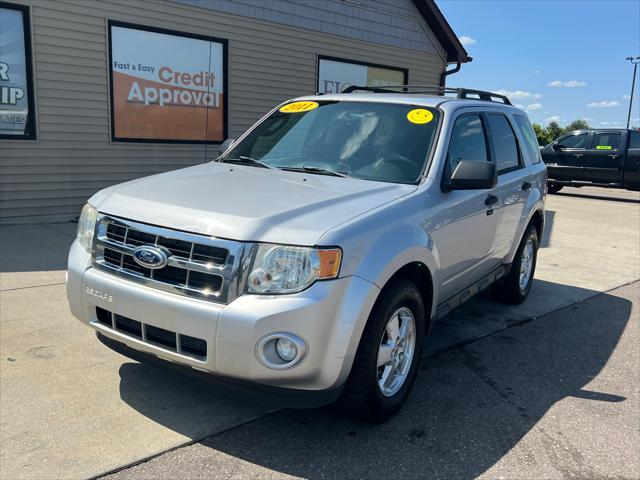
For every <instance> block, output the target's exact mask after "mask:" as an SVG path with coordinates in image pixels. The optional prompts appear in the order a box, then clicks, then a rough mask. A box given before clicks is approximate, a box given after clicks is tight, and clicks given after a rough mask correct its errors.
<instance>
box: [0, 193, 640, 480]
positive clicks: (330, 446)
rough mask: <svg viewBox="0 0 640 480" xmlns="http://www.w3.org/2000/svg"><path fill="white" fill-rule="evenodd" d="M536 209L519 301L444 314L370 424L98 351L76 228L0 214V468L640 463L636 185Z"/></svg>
mask: <svg viewBox="0 0 640 480" xmlns="http://www.w3.org/2000/svg"><path fill="white" fill-rule="evenodd" d="M546 222H547V232H546V235H545V237H544V238H543V240H542V242H541V250H540V256H539V260H538V270H537V273H536V279H537V280H536V284H535V285H534V287H533V291H532V294H531V296H530V298H529V299H528V300H527V302H525V303H524V304H523V305H520V306H518V307H505V306H503V305H498V304H494V303H492V302H491V301H490V300H489V299H488V298H487V297H486V296H484V295H481V296H479V297H478V298H476V299H474V300H472V301H471V302H469V303H468V304H466V305H465V306H464V307H463V308H461V309H460V310H458V311H456V312H454V313H452V314H451V315H449V316H448V317H446V318H445V319H443V320H442V321H441V322H440V323H439V324H438V325H437V327H436V329H435V331H434V332H433V335H432V336H431V337H429V338H428V339H427V341H428V349H427V355H426V356H425V359H424V360H423V364H422V371H421V373H420V375H419V377H418V380H417V384H416V388H415V389H414V392H413V394H412V396H411V398H410V400H409V402H408V404H407V405H406V407H405V408H404V409H403V411H402V412H401V413H400V414H399V415H398V416H396V417H394V418H393V419H392V420H391V421H389V422H387V423H385V424H384V425H378V426H371V425H365V424H361V423H358V422H354V421H351V420H348V419H345V418H343V417H340V416H338V415H337V414H336V413H335V412H333V411H332V410H331V409H330V408H325V409H319V410H306V411H305V410H303V411H295V410H281V411H274V409H273V408H272V407H271V406H264V405H259V404H252V403H251V402H249V401H248V400H243V399H238V398H236V397H231V398H230V397H228V396H226V394H225V393H223V392H221V391H219V390H217V389H216V388H214V387H211V386H208V385H203V384H200V383H195V382H194V381H193V380H191V379H188V378H184V377H180V376H178V375H177V374H174V373H171V372H168V371H166V370H164V369H161V368H157V367H152V366H146V365H141V364H138V363H135V362H133V361H131V360H128V359H126V358H124V357H122V356H120V355H118V354H116V353H114V352H111V351H109V350H107V349H106V348H105V347H103V346H102V345H101V344H100V343H99V342H98V341H97V340H96V339H95V336H94V335H93V333H92V332H91V330H90V329H88V328H86V327H84V326H82V325H81V324H79V323H78V322H77V321H76V320H74V319H73V318H72V317H71V315H70V314H69V312H68V309H67V306H66V298H65V293H64V268H65V256H66V249H67V248H68V245H69V244H70V242H71V241H72V239H73V235H74V229H75V226H74V225H68V224H67V225H63V224H58V225H46V226H15V227H2V228H1V229H0V259H1V261H0V288H1V290H2V292H1V294H0V367H1V368H0V383H1V385H0V387H1V392H2V395H1V396H0V446H1V448H0V478H2V479H18V478H20V479H21V478H34V479H41V478H87V477H94V476H100V475H103V474H106V473H109V472H112V474H111V475H110V476H109V478H291V477H303V478H343V477H349V478H379V477H382V476H385V477H388V478H400V477H402V478H475V477H484V478H531V479H534V478H535V479H538V478H638V472H640V392H639V385H640V381H639V380H640V378H639V368H638V366H639V365H640V338H639V335H640V334H639V331H638V322H639V320H640V314H639V308H638V306H639V305H640V283H638V280H640V194H638V193H632V192H624V191H607V190H603V189H589V188H583V189H565V190H563V191H562V192H561V193H560V194H558V195H554V196H550V197H549V198H548V201H547V214H546ZM43 238H45V239H46V241H45V242H43V241H42V239H43ZM151 457H153V458H152V459H151V460H149V461H145V460H147V459H149V458H151ZM139 462H142V463H139ZM136 463H137V465H134V464H136Z"/></svg>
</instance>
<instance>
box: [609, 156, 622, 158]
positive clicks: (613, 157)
mask: <svg viewBox="0 0 640 480" xmlns="http://www.w3.org/2000/svg"><path fill="white" fill-rule="evenodd" d="M619 156H620V155H609V158H618V157H619Z"/></svg>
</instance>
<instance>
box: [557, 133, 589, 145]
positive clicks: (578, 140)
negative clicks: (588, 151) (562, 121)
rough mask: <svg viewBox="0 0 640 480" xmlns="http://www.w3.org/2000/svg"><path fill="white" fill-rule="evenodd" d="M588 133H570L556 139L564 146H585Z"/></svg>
mask: <svg viewBox="0 0 640 480" xmlns="http://www.w3.org/2000/svg"><path fill="white" fill-rule="evenodd" d="M588 140H589V135H588V134H586V133H579V134H578V135H570V136H568V137H566V138H563V139H562V140H559V141H558V145H562V146H563V147H564V148H587V141H588Z"/></svg>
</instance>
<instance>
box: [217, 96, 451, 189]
mask: <svg viewBox="0 0 640 480" xmlns="http://www.w3.org/2000/svg"><path fill="white" fill-rule="evenodd" d="M438 115H439V113H438V111H437V110H435V109H432V108H426V107H418V106H416V105H399V104H391V103H373V102H335V101H326V102H322V101H318V102H312V101H306V102H293V103H289V104H287V105H285V106H283V107H281V108H280V109H279V110H277V111H276V112H274V113H273V114H272V115H270V116H269V117H267V118H266V119H265V120H264V121H263V122H261V123H260V124H259V125H258V126H257V127H256V128H255V129H254V130H253V131H252V132H251V133H250V134H249V135H248V136H247V137H245V138H244V139H243V140H242V141H241V142H240V143H238V144H237V145H235V146H234V147H233V148H232V149H231V150H230V151H229V152H227V153H226V154H225V155H224V156H223V157H221V158H220V160H221V161H242V162H243V163H245V164H247V165H249V164H251V165H254V166H258V163H257V162H260V163H262V164H264V165H263V166H269V167H273V168H281V169H285V170H286V169H293V170H300V171H304V172H308V173H323V172H324V173H325V174H326V173H331V172H337V173H339V174H343V175H346V176H349V177H354V178H361V179H366V180H376V181H383V182H394V183H415V182H417V181H418V180H419V178H420V175H421V173H422V170H423V167H424V164H425V161H426V158H427V155H428V152H429V150H430V147H431V144H432V142H433V139H434V135H435V131H436V125H437V123H438ZM256 161H257V162H256Z"/></svg>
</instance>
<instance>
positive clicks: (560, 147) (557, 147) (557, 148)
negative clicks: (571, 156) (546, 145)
mask: <svg viewBox="0 0 640 480" xmlns="http://www.w3.org/2000/svg"><path fill="white" fill-rule="evenodd" d="M551 148H553V149H554V150H555V151H558V150H562V149H563V148H564V147H563V146H562V145H560V144H559V143H554V144H553V145H551Z"/></svg>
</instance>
